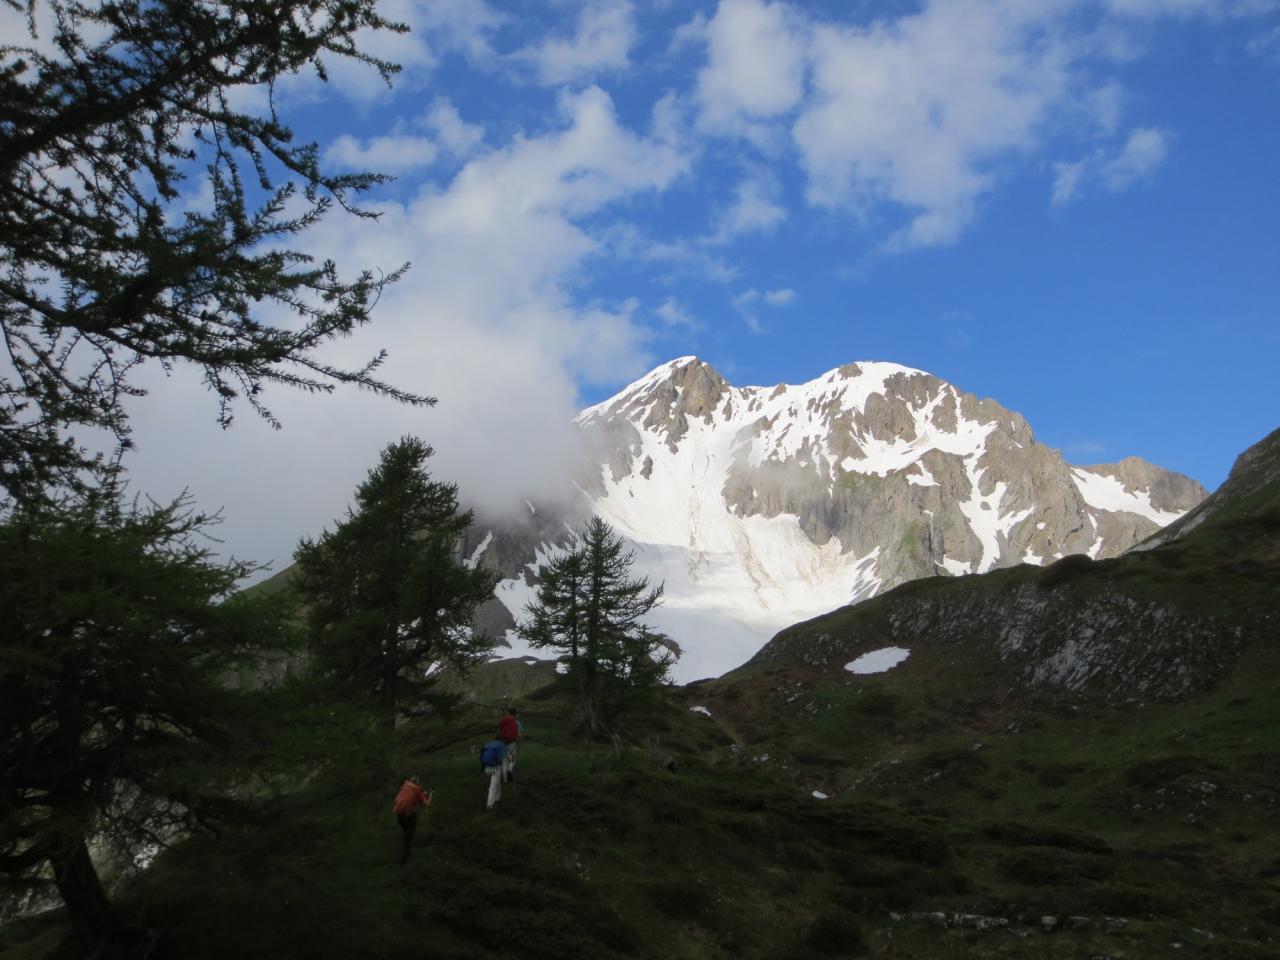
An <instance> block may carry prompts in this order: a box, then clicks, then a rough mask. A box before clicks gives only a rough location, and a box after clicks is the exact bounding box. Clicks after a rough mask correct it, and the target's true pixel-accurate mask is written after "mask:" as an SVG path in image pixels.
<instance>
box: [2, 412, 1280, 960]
mask: <svg viewBox="0 0 1280 960" xmlns="http://www.w3.org/2000/svg"><path fill="white" fill-rule="evenodd" d="M1268 440H1269V442H1270V443H1271V444H1272V446H1271V447H1265V446H1264V447H1263V448H1262V449H1261V451H1259V450H1258V448H1255V451H1253V453H1254V456H1252V457H1250V458H1249V459H1248V460H1247V461H1246V465H1247V464H1249V463H1252V464H1257V463H1266V462H1268V460H1267V458H1268V457H1270V456H1271V453H1270V452H1269V451H1272V450H1273V449H1274V444H1275V443H1276V442H1277V437H1276V435H1273V436H1272V437H1271V438H1268ZM1242 460H1244V458H1242ZM1233 476H1235V475H1234V474H1233ZM1224 489H1225V488H1224ZM1240 489H1242V490H1243V491H1244V492H1243V493H1242V494H1241V496H1239V497H1236V498H1225V497H1224V498H1220V499H1219V500H1218V502H1217V505H1216V507H1215V509H1214V510H1213V511H1212V512H1210V513H1208V514H1207V515H1206V516H1205V518H1204V519H1203V521H1202V522H1201V523H1199V524H1198V525H1197V526H1196V527H1195V529H1193V530H1191V531H1189V532H1187V533H1186V535H1185V536H1182V537H1180V538H1178V539H1175V540H1173V541H1171V542H1169V543H1166V544H1161V545H1157V546H1155V547H1153V548H1152V549H1149V550H1143V551H1137V552H1133V553H1130V554H1128V555H1126V556H1123V557H1120V558H1116V559H1114V560H1110V561H1104V562H1097V563H1092V562H1089V561H1087V560H1083V559H1080V558H1068V559H1067V560H1064V561H1061V562H1059V563H1058V564H1055V565H1054V566H1052V567H1049V568H1045V569H1040V568H1034V567H1019V568H1014V569H1010V570H1002V571H997V572H994V573H992V574H988V575H985V576H975V577H966V578H959V579H952V578H938V579H933V580H926V581H918V582H916V583H912V584H908V585H905V586H903V587H901V588H899V589H897V590H895V591H893V592H891V593H889V594H887V595H885V596H883V597H880V598H877V599H875V600H872V601H869V602H866V603H864V604H861V605H859V606H857V607H853V608H847V609H842V610H839V611H836V612H835V613H832V614H829V615H827V616H825V617H819V618H817V619H815V620H812V621H809V622H807V623H804V624H798V625H796V626H795V627H792V628H790V629H788V630H786V631H783V632H782V633H781V634H779V636H778V637H777V638H776V639H775V640H774V641H773V642H772V643H771V644H770V645H769V646H768V647H767V648H765V650H763V651H762V652H761V653H760V655H759V656H758V657H756V658H755V659H754V660H753V661H752V662H751V663H750V664H748V665H746V666H744V667H743V668H742V669H740V670H737V671H734V672H733V673H731V674H729V675H727V676H725V677H722V678H720V679H718V680H711V681H704V682H700V683H697V684H692V685H690V686H688V687H683V688H673V689H670V690H667V691H664V692H663V693H662V694H661V696H660V697H659V698H658V700H656V701H654V702H651V703H650V704H649V705H647V706H644V707H633V708H632V709H631V711H630V712H629V713H627V714H626V715H624V716H623V718H622V720H621V724H620V730H619V732H620V734H621V738H620V741H619V742H618V743H617V744H616V745H614V744H597V743H590V742H586V741H583V740H581V739H580V738H578V737H577V736H576V735H575V734H574V733H573V730H572V728H573V726H574V723H573V719H572V718H573V714H574V709H573V703H572V700H573V692H572V691H571V690H569V689H567V687H566V684H565V681H564V680H563V678H560V677H558V676H556V675H555V674H554V672H552V671H551V670H550V669H549V666H548V665H546V664H541V665H534V666H528V665H526V664H524V663H523V662H521V661H505V662H502V663H494V664H489V665H487V666H486V667H485V668H482V670H481V671H480V673H479V674H478V675H477V676H476V677H475V678H474V679H473V680H472V681H470V682H469V683H468V684H467V685H466V686H465V687H464V688H462V689H463V691H464V692H468V693H469V695H470V696H472V697H474V698H475V699H480V700H485V701H486V703H488V702H489V701H498V700H502V699H505V697H506V696H507V695H508V694H510V693H516V692H518V693H520V706H521V708H522V716H524V717H525V724H526V732H527V741H526V743H525V744H524V748H523V753H522V758H521V761H520V766H519V776H518V780H517V782H516V783H515V784H513V785H511V786H510V787H509V788H508V789H507V790H506V792H505V793H504V797H503V799H502V801H501V803H499V805H498V806H497V807H496V808H495V809H494V810H493V811H492V812H489V813H486V812H485V811H484V810H483V792H484V787H485V783H484V781H483V780H482V778H481V776H480V774H479V772H478V769H477V759H476V748H477V747H478V746H479V744H480V743H481V742H482V741H483V740H484V739H486V738H487V737H488V736H489V734H490V732H491V730H492V724H493V723H494V720H495V717H496V709H494V707H495V705H496V704H494V703H489V704H488V705H487V706H472V707H469V708H468V710H467V712H464V713H462V714H460V715H458V716H455V717H454V718H452V719H451V720H448V721H446V720H444V719H435V720H432V719H420V720H417V721H415V722H413V723H410V724H406V725H403V726H402V727H401V728H400V729H399V731H397V733H396V735H395V739H394V741H393V742H392V743H390V744H381V745H380V744H379V743H378V741H377V740H376V738H374V739H369V738H367V737H364V736H363V734H361V733H360V732H359V731H357V730H354V729H353V728H352V729H348V728H345V727H344V726H343V724H342V722H341V721H340V720H332V721H325V722H323V723H315V724H310V723H309V725H306V726H299V727H298V728H297V729H286V730H281V731H279V736H280V738H281V745H280V746H279V748H278V749H277V748H276V747H274V746H272V745H268V746H267V747H266V748H265V750H266V754H267V758H266V760H265V761H263V762H264V763H265V766H266V767H267V768H268V769H270V770H271V773H270V774H269V775H268V776H265V777H261V778H258V779H256V780H255V781H254V783H255V786H254V787H253V788H252V789H253V792H254V793H255V795H259V796H260V801H261V803H260V807H259V809H258V813H257V817H256V819H255V820H254V821H253V822H251V823H246V824H242V825H240V826H238V827H234V828H229V829H227V830H226V831H225V832H223V833H222V834H221V835H219V836H217V837H210V838H198V839H193V840H190V841H187V842H185V843H183V844H180V845H178V846H177V847H176V848H175V849H173V850H171V851H169V852H167V853H165V854H163V855H161V856H160V857H159V858H158V859H157V860H156V862H155V864H154V866H153V867H152V868H151V869H150V870H148V871H146V872H145V873H144V874H142V875H141V876H140V877H139V878H137V879H136V880H135V881H133V882H132V883H131V884H128V885H125V886H123V887H122V888H121V889H120V890H119V891H118V892H117V896H118V897H119V898H120V901H121V902H122V903H124V904H125V905H126V907H127V908H128V910H129V911H130V912H131V915H132V916H133V917H135V918H136V919H137V920H138V921H139V922H140V923H142V924H144V925H145V926H146V927H147V928H148V929H150V930H151V931H154V933H155V935H156V939H155V940H154V942H153V944H152V945H151V948H150V951H149V953H148V954H147V955H148V957H149V958H151V960H162V958H169V957H172V958H210V960H212V958H226V957H272V958H286V960H287V958H294V957H297V958H304V957H305V958H308V960H316V958H328V957H334V958H350V957H367V958H406V960H407V958H453V960H460V958H470V957H477V958H479V957H485V958H488V957H498V956H500V957H510V958H519V960H536V958H547V960H552V958H554V960H562V958H575V957H578V958H611V957H652V958H663V960H666V958H688V960H730V958H732V960H783V958H787V960H791V958H801V960H803V958H837V957H840V958H843V957H858V956H871V957H884V958H921V960H925V958H935V957H948V958H974V960H978V958H989V957H995V958H1026V957H1035V958H1047V960H1083V958H1104V957H1105V958H1115V960H1120V958H1124V960H1148V958H1150V960H1155V958H1167V957H1170V956H1179V957H1190V958H1197V960H1261V958H1264V957H1265V958H1270V957H1274V956H1277V955H1278V954H1280V908H1278V907H1277V904H1280V838H1278V836H1277V833H1276V830H1275V825H1276V823H1277V822H1278V820H1280V696H1278V695H1277V691H1278V689H1280V644H1277V630H1276V625H1277V624H1280V589H1278V588H1280V479H1271V480H1269V481H1267V482H1264V483H1261V484H1254V485H1250V487H1249V488H1248V489H1246V488H1244V487H1241V488H1240ZM890 646H896V647H899V648H902V649H905V650H909V651H910V654H909V656H908V657H907V658H906V659H905V660H903V661H902V662H900V663H899V664H898V665H897V666H894V667H893V668H892V669H888V670H887V671H885V672H881V673H874V674H867V675H861V674H859V675H855V674H853V673H851V672H849V671H848V670H846V669H845V665H846V664H848V663H849V662H850V661H852V660H854V659H855V658H857V657H859V656H860V655H862V654H865V653H868V652H870V651H874V650H877V649H881V648H885V647H890ZM526 674H527V675H526ZM325 723H328V724H329V726H325ZM344 730H346V732H344ZM311 740H314V745H313V748H312V749H311V750H310V751H305V750H304V751H301V752H299V750H298V741H302V743H303V744H304V745H305V744H306V743H308V742H309V741H311ZM272 751H277V752H276V753H274V754H273V753H272ZM273 756H274V759H272V757H273ZM299 757H303V758H305V759H299ZM260 759H261V758H260ZM413 772H417V773H419V774H420V775H421V776H422V777H423V779H424V781H425V782H426V783H427V784H428V785H429V786H431V787H433V788H434V789H435V791H436V803H435V805H434V807H433V808H432V809H431V811H430V812H429V813H428V814H426V815H425V817H424V820H423V823H422V825H421V827H420V828H419V836H418V844H419V845H418V848H417V850H416V853H415V856H414V859H413V860H412V861H411V863H410V865H409V866H408V867H405V868H402V867H400V866H398V865H397V863H396V862H395V861H396V846H397V840H398V837H397V831H396V827H395V824H394V822H393V820H392V817H391V813H390V805H391V800H392V797H393V795H394V793H395V790H396V788H397V786H398V785H399V782H400V780H401V779H402V778H403V777H404V776H406V775H407V774H409V773H413ZM820 795H821V796H820ZM74 956H76V953H75V951H74V949H73V948H72V947H71V946H70V945H69V941H68V940H67V930H66V928H65V927H64V926H63V925H62V922H61V920H60V918H59V917H58V915H57V914H53V915H46V916H45V917H42V918H35V919H28V920H22V921H12V922H9V923H7V924H5V925H4V926H3V927H0V960H17V958H23V960H33V958H43V957H50V958H52V957H74Z"/></svg>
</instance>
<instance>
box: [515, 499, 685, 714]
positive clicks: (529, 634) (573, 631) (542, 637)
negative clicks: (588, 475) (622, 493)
mask: <svg viewBox="0 0 1280 960" xmlns="http://www.w3.org/2000/svg"><path fill="white" fill-rule="evenodd" d="M623 551H624V545H623V542H622V538H621V537H619V536H618V535H617V534H616V533H614V531H613V528H611V527H610V526H609V524H607V523H606V522H605V521H603V520H601V519H600V518H599V517H594V518H592V519H591V520H590V521H589V522H588V523H587V525H586V527H584V528H583V530H582V531H581V533H580V534H579V536H578V544H577V545H576V546H575V547H574V548H573V549H570V550H568V551H566V552H565V553H562V554H560V555H559V556H557V557H556V558H555V559H553V560H551V561H550V562H548V563H547V564H546V566H544V567H543V569H542V571H541V575H540V577H539V583H538V593H537V599H536V600H535V601H534V602H533V603H531V604H530V605H529V606H528V608H527V609H526V612H527V615H528V616H527V619H525V620H523V621H522V622H521V623H520V625H519V626H518V627H517V631H518V632H519V634H520V636H521V637H522V638H523V639H524V640H525V641H526V642H527V643H528V644H529V646H531V647H533V648H534V649H535V650H544V649H550V650H553V651H555V652H556V653H558V654H559V655H560V658H561V660H562V661H563V662H564V663H565V664H566V665H567V667H568V670H567V672H568V675H569V678H570V680H571V681H572V682H573V683H574V685H575V686H576V689H577V691H578V703H579V706H580V707H581V710H582V725H583V727H584V729H586V730H587V731H588V732H589V733H590V734H591V735H592V736H594V737H599V736H602V735H604V734H606V733H610V732H611V727H612V725H613V717H614V715H615V714H616V712H617V710H618V708H619V707H620V706H621V705H622V703H624V702H625V701H626V700H627V699H628V698H630V697H632V696H634V695H636V694H637V693H642V692H644V691H647V690H649V689H651V688H652V687H654V686H655V685H656V684H659V683H662V682H663V681H664V680H665V679H666V678H667V674H668V672H669V671H670V668H671V664H672V662H673V660H674V657H673V655H672V644H671V641H670V639H669V638H667V637H666V636H664V635H663V634H661V633H659V632H658V631H656V630H654V629H652V628H651V627H649V626H647V625H646V624H645V623H644V618H645V617H647V616H648V615H649V613H650V611H652V610H653V609H654V608H655V607H656V606H658V604H659V602H660V601H661V599H662V586H661V585H659V586H657V587H655V588H653V589H650V587H649V581H648V580H647V579H645V578H644V577H639V578H632V577H631V576H629V574H630V570H631V565H632V563H633V562H634V560H635V554H634V553H626V552H623ZM677 652H678V648H677Z"/></svg>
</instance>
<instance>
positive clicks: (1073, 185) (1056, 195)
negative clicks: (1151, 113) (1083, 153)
mask: <svg viewBox="0 0 1280 960" xmlns="http://www.w3.org/2000/svg"><path fill="white" fill-rule="evenodd" d="M1168 154H1169V135H1168V134H1167V133H1165V132H1164V131H1162V130H1158V129H1156V128H1154V127H1139V128H1137V129H1135V130H1133V131H1132V132H1130V134H1129V136H1128V138H1127V139H1126V140H1125V142H1124V145H1123V146H1122V147H1120V148H1119V149H1115V150H1107V149H1105V148H1099V149H1097V150H1095V151H1094V152H1093V153H1092V154H1091V155H1090V156H1088V157H1085V158H1084V159H1081V160H1077V161H1075V162H1073V163H1055V164H1054V165H1053V170H1054V177H1053V190H1052V194H1051V196H1050V202H1051V203H1052V205H1053V206H1055V207H1062V206H1066V205H1067V204H1068V203H1070V202H1072V201H1073V200H1077V199H1079V198H1080V197H1082V196H1084V194H1085V193H1086V192H1087V190H1088V188H1089V187H1090V186H1091V185H1093V186H1095V187H1096V186H1097V185H1100V186H1101V187H1103V188H1105V189H1106V190H1108V191H1110V192H1111V193H1119V192H1120V191H1122V190H1127V189H1128V188H1129V187H1131V186H1133V185H1134V184H1136V183H1138V182H1140V181H1142V180H1145V179H1147V178H1148V177H1150V176H1151V174H1152V173H1154V172H1155V170H1156V169H1157V168H1158V167H1159V166H1160V165H1161V164H1162V163H1164V161H1165V159H1166V157H1168Z"/></svg>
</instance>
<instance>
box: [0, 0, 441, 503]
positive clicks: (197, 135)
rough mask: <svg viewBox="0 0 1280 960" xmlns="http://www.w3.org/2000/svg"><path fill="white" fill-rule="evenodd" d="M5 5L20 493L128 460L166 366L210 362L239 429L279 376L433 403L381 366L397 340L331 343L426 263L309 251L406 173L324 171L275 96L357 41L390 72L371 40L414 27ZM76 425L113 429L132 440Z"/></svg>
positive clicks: (83, 5) (3, 139) (272, 15)
mask: <svg viewBox="0 0 1280 960" xmlns="http://www.w3.org/2000/svg"><path fill="white" fill-rule="evenodd" d="M0 3H4V4H5V5H6V6H8V7H9V8H11V10H12V11H14V12H16V13H18V14H20V15H22V16H24V17H25V18H26V21H27V31H26V32H27V36H26V37H11V36H10V37H4V38H0V340H2V345H0V500H3V499H8V500H10V501H13V500H22V499H32V498H40V497H45V496H48V495H50V490H51V489H53V488H56V487H58V486H66V485H73V486H74V485H76V484H78V483H82V482H83V481H84V479H85V477H86V475H88V476H92V475H93V474H94V473H95V472H96V471H98V470H99V469H101V468H103V467H104V466H105V467H109V466H110V465H111V463H112V462H113V460H114V459H115V457H116V456H118V454H119V452H120V450H122V449H124V448H126V447H127V446H128V442H129V421H128V417H127V414H126V410H125V406H124V401H125V399H126V398H127V397H129V396H131V395H136V394H139V393H141V392H142V391H141V390H140V389H139V387H138V386H137V385H136V378H135V377H134V376H133V374H134V373H135V372H136V369H137V368H138V367H139V366H140V365H143V364H147V363H154V364H158V365H160V366H163V367H165V368H166V369H169V368H170V367H172V366H174V365H178V364H183V363H186V364H190V365H193V366H194V367H196V368H197V369H199V371H200V373H201V375H202V377H203V379H204V382H205V384H206V385H207V387H208V388H209V390H210V391H212V393H213V395H214V397H215V398H216V403H217V408H218V416H219V419H220V420H221V422H222V423H223V424H224V425H226V424H228V423H229V422H230V421H231V418H232V415H233V408H234V406H235V404H236V402H237V401H243V402H244V403H246V404H248V406H249V407H251V408H252V409H253V410H255V411H257V412H258V413H259V414H261V415H262V416H264V417H266V418H267V419H268V420H271V421H272V422H273V423H274V419H273V418H272V416H271V413H270V411H269V410H268V409H267V407H266V406H265V405H264V396H263V390H264V388H265V387H266V386H268V385H272V384H280V385H285V386H290V387H295V388H300V389H302V390H306V391H330V390H332V389H333V388H334V386H335V385H336V384H341V383H348V384H355V385H357V386H359V387H363V388H366V389H370V390H373V391H375V392H378V393H382V394H386V395H389V396H392V397H395V398H397V399H399V400H403V401H407V402H410V403H431V402H433V401H432V400H431V399H430V398H427V397H420V396H415V395H413V394H410V393H407V392H405V391H402V390H399V389H397V388H395V387H393V386H391V385H389V384H387V383H384V382H382V381H381V380H379V379H377V377H376V371H377V367H378V366H379V364H380V363H381V362H382V355H381V354H378V355H376V356H374V357H372V358H371V359H370V360H369V362H368V363H367V364H365V365H363V366H359V367H355V368H350V369H349V368H345V367H340V366H335V365H333V364H331V363H328V362H326V361H325V360H324V359H322V358H321V356H320V354H319V348H320V347H322V346H323V345H325V344H327V343H329V342H330V341H332V340H334V339H335V338H340V337H344V336H346V335H348V334H350V333H351V332H352V331H353V330H354V329H355V328H357V327H358V326H360V325H362V324H364V323H365V322H366V321H367V320H368V319H369V312H370V309H371V308H372V306H373V305H374V304H375V303H376V302H377V300H378V298H379V296H380V294H381V293H382V291H383V290H384V289H385V288H386V286H387V285H388V284H390V283H392V282H394V281H395V280H396V279H397V278H398V277H399V276H400V275H401V274H402V272H403V271H404V270H405V269H406V268H407V264H406V265H403V266H399V267H394V268H392V269H391V270H390V271H389V272H386V273H375V272H373V271H364V272H361V273H358V274H355V275H354V276H344V275H343V273H342V272H341V271H340V270H339V267H338V266H337V265H336V264H335V263H333V262H330V261H323V262H317V261H315V260H314V259H313V258H312V257H311V256H309V255H308V254H306V253H304V252H302V251H301V250H299V249H297V246H296V240H297V237H298V235H299V234H301V233H303V232H304V231H306V230H307V229H308V228H309V227H311V226H313V225H315V224H316V223H317V221H319V220H320V219H321V218H322V217H323V216H324V215H325V214H326V213H327V212H329V210H330V209H331V208H332V207H333V206H334V205H335V204H336V205H338V206H340V207H342V208H344V209H345V210H347V211H348V212H350V213H352V214H355V215H357V216H362V217H373V216H375V214H374V213H373V212H372V211H369V210H366V209H362V208H360V207H359V206H357V205H356V198H357V197H358V195H359V194H360V193H361V192H362V191H365V190H367V189H368V188H370V187H373V186H375V185H376V184H379V183H381V182H383V181H384V180H386V179H387V178H386V177H383V176H380V175H377V174H371V173H354V174H343V175H334V174H331V173H328V172H326V171H325V170H323V169H322V168H321V165H320V155H319V150H318V148H317V147H316V145H315V144H309V143H295V142H294V138H293V133H292V131H291V130H290V128H289V127H288V126H286V125H285V123H284V122H283V121H282V120H281V118H280V115H279V114H278V112H277V109H276V96H275V94H276V88H277V85H278V84H279V82H280V81H281V80H283V79H285V78H287V77H289V76H291V75H294V74H298V73H300V72H302V71H312V72H314V73H315V74H317V75H318V76H319V77H320V78H321V79H324V78H325V77H326V72H325V65H326V64H332V63H335V62H337V61H339V60H343V59H347V60H356V61H360V62H363V63H364V64H367V65H368V66H369V67H370V68H371V69H373V70H376V71H377V72H379V73H380V74H381V75H382V77H383V78H384V79H385V80H386V81H387V82H390V79H391V77H392V76H393V75H394V73H395V72H396V71H397V70H398V67H397V66H396V65H394V64H391V63H388V62H385V61H383V60H380V59H378V58H376V57H373V56H371V55H369V54H367V53H364V52H362V50H361V49H360V48H359V46H358V45H357V39H358V36H359V35H367V34H368V33H369V32H372V31H395V32H403V31H405V30H407V29H408V28H407V27H406V26H404V25H403V24H399V23H395V22H392V21H389V20H387V19H385V18H384V17H382V16H381V15H380V14H379V13H378V11H377V6H376V2H375V0H269V2H268V0H218V2H214V0H98V2H84V0H29V2H28V0H0ZM255 96H256V97H258V98H260V99H261V100H262V101H263V102H264V104H265V106H264V107H263V108H262V109H260V110H250V109H246V108H243V107H241V106H240V104H243V103H244V102H246V100H247V99H251V98H252V97H255ZM184 195H186V196H194V195H203V196H206V197H208V198H209V203H208V206H207V209H200V208H199V207H198V206H194V205H191V204H188V203H187V202H186V201H185V200H184ZM69 427H70V428H75V429H79V430H80V435H82V436H83V435H84V430H83V429H82V428H85V427H89V428H102V429H105V430H107V431H110V432H111V433H113V434H114V436H115V440H116V444H115V448H114V453H113V451H112V450H108V451H105V453H106V456H105V458H103V457H102V456H101V455H95V454H94V453H93V452H92V451H90V450H87V449H86V448H84V447H83V446H82V445H81V444H80V443H78V442H77V440H76V439H75V437H74V436H73V434H72V432H71V431H69V430H68V429H67V428H69Z"/></svg>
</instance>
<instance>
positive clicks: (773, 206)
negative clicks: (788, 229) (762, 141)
mask: <svg viewBox="0 0 1280 960" xmlns="http://www.w3.org/2000/svg"><path fill="white" fill-rule="evenodd" d="M777 193H778V185H777V183H776V182H775V181H774V180H773V179H772V178H769V177H765V176H761V175H755V176H750V177H747V178H745V179H744V180H742V181H740V182H739V183H738V186H737V188H736V189H735V190H734V198H733V203H732V205H731V206H730V207H729V208H728V209H727V210H725V211H724V212H723V213H722V214H721V215H720V217H719V221H718V223H717V226H716V230H715V232H714V234H713V235H712V237H711V238H710V240H711V242H713V243H725V242H727V241H729V240H732V239H734V238H735V237H738V236H741V235H742V234H746V233H768V232H769V231H771V230H773V229H774V228H775V227H777V225H778V224H779V223H781V222H782V221H783V220H785V219H786V217H787V210H786V207H784V206H782V205H781V204H779V203H777V202H775V200H774V197H775V196H776V195H777Z"/></svg>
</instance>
